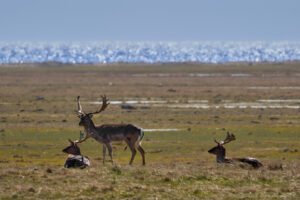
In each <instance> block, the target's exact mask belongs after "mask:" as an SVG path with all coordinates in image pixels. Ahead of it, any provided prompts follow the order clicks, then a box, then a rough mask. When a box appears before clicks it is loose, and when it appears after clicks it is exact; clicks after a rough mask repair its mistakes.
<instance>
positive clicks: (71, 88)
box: [0, 63, 300, 199]
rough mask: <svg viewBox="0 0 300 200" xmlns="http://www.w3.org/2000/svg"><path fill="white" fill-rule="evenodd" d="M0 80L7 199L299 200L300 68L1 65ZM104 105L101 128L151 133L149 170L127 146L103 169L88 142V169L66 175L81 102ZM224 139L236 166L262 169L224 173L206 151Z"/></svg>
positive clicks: (89, 107) (0, 145)
mask: <svg viewBox="0 0 300 200" xmlns="http://www.w3.org/2000/svg"><path fill="white" fill-rule="evenodd" d="M0 80H1V81H0V199H66V198H68V199H299V198H300V186H299V182H300V153H299V151H300V124H299V122H300V64H299V63H275V64H274V63H273V64H272V63H271V64H270V63H260V64H251V63H239V64H237V63H236V64H218V65H217V64H216V65H215V64H174V65H173V64H167V65H166V64H155V65H146V64H133V65H131V64H118V65H117V64H116V65H86V66H85V65H79V66H77V65H56V64H49V65H46V64H41V66H39V65H37V64H35V65H30V64H22V65H15V66H11V65H10V66H5V65H2V66H0ZM103 94H105V95H106V96H107V97H108V98H109V99H110V101H111V104H110V105H109V107H108V108H107V109H106V110H105V111H104V112H102V113H101V114H99V115H95V116H94V118H93V119H94V122H95V123H96V124H102V123H132V124H135V125H137V126H139V127H142V128H144V129H145V136H144V138H143V143H142V146H143V147H144V149H145V150H146V166H142V163H141V156H140V154H139V153H137V155H136V158H135V161H134V163H133V166H129V165H128V162H129V159H130V155H131V153H130V151H129V150H128V149H127V150H126V151H124V147H125V143H115V144H113V155H114V159H115V162H116V165H114V166H113V165H111V163H110V162H109V160H107V164H106V165H105V166H103V165H102V145H101V144H99V143H97V142H96V141H94V140H93V139H89V140H87V141H86V142H85V143H82V144H80V148H81V151H82V154H83V155H85V156H88V157H89V158H90V159H91V167H88V168H85V169H65V168H64V167H63V164H64V161H65V159H66V157H67V155H66V154H64V153H63V152H62V151H61V150H62V149H63V148H64V147H66V146H67V145H68V141H67V139H68V138H70V139H72V140H75V139H78V137H79V131H80V130H82V127H79V126H78V123H79V119H78V117H77V113H76V109H77V105H76V97H77V96H78V95H80V96H81V101H82V106H83V110H84V111H86V112H92V111H95V110H96V109H97V108H98V107H99V106H101V105H99V104H97V102H99V101H100V96H101V95H103ZM122 105H130V106H132V109H123V108H121V106H122ZM162 129H163V130H162ZM165 129H172V130H165ZM227 131H229V132H231V133H234V134H235V135H236V138H237V140H236V141H233V142H231V143H229V144H227V145H226V150H227V156H228V157H255V158H257V159H259V160H260V161H261V162H262V163H263V164H264V167H263V168H260V169H256V170H255V169H251V168H250V167H248V166H245V165H241V164H238V163H237V164H233V165H232V164H223V165H220V164H217V163H216V161H215V157H214V156H213V155H210V154H208V152H207V151H208V150H209V149H210V148H211V147H213V146H214V145H215V143H214V139H217V140H223V139H224V138H225V134H226V132H227ZM107 159H108V156H107Z"/></svg>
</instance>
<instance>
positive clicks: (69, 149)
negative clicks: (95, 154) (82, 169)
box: [62, 139, 81, 155]
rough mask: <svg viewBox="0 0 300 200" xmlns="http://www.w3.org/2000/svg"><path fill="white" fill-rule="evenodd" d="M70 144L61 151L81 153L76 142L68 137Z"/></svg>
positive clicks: (74, 153)
mask: <svg viewBox="0 0 300 200" xmlns="http://www.w3.org/2000/svg"><path fill="white" fill-rule="evenodd" d="M69 142H70V146H68V147H66V148H64V149H63V150H62V151H63V152H64V153H67V154H73V155H81V153H80V148H79V147H78V146H77V144H76V142H73V141H72V140H70V139H69Z"/></svg>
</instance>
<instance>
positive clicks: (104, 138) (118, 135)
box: [75, 96, 145, 165]
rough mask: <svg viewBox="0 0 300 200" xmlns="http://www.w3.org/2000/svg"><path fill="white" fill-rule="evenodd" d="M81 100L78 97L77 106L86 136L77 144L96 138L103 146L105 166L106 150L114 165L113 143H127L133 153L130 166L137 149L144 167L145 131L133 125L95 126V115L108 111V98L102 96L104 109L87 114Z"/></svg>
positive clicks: (80, 123)
mask: <svg viewBox="0 0 300 200" xmlns="http://www.w3.org/2000/svg"><path fill="white" fill-rule="evenodd" d="M79 98H80V97H79V96H78V97H77V106H78V117H79V118H80V122H79V126H83V127H84V129H85V132H86V135H85V138H83V139H79V140H76V141H75V143H81V142H83V141H85V140H86V139H88V138H90V137H92V138H94V139H95V140H96V141H97V142H99V143H102V144H103V164H105V154H106V148H107V149H108V153H109V156H110V160H111V162H112V164H114V160H113V157H112V147H111V142H113V141H125V142H126V144H127V145H128V146H129V148H130V150H131V152H132V155H131V159H130V161H129V164H130V165H131V164H132V162H133V160H134V157H135V154H136V149H135V147H136V148H137V149H138V151H139V152H140V153H141V155H142V158H143V165H145V151H144V149H143V148H142V147H141V142H142V139H143V136H144V132H143V129H141V128H139V127H137V126H135V125H132V124H103V125H100V126H95V125H94V122H93V121H92V117H93V115H94V114H99V113H101V112H102V111H104V110H105V109H106V107H107V106H108V105H109V103H108V99H107V98H106V96H102V107H101V108H100V109H99V110H98V111H96V112H91V113H85V112H84V111H83V110H82V107H81V104H80V101H79Z"/></svg>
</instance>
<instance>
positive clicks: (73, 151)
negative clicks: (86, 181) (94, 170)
mask: <svg viewBox="0 0 300 200" xmlns="http://www.w3.org/2000/svg"><path fill="white" fill-rule="evenodd" d="M69 142H70V146H68V147H66V148H65V149H63V150H62V151H63V152H64V153H68V154H69V156H68V157H67V160H66V162H65V164H64V167H65V168H76V167H80V168H81V169H83V168H85V167H86V166H90V160H89V158H88V157H86V156H83V155H81V153H80V148H79V147H78V146H77V144H76V143H75V142H72V141H71V140H70V139H69Z"/></svg>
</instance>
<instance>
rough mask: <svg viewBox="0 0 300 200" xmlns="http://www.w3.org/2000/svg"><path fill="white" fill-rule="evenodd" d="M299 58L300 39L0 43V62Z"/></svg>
mask: <svg viewBox="0 0 300 200" xmlns="http://www.w3.org/2000/svg"><path fill="white" fill-rule="evenodd" d="M289 60H300V42H85V43H83V42H78V43H63V42H57V43H56V42H51V43H47V42H16V43H12V42H0V63H2V64H3V63H42V62H60V63H116V62H126V63H128V62H129V63H139V62H143V63H157V62H166V63H167V62H202V63H225V62H261V61H271V62H279V61H289Z"/></svg>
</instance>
